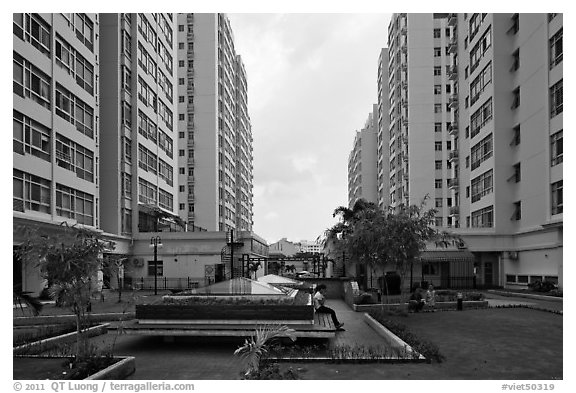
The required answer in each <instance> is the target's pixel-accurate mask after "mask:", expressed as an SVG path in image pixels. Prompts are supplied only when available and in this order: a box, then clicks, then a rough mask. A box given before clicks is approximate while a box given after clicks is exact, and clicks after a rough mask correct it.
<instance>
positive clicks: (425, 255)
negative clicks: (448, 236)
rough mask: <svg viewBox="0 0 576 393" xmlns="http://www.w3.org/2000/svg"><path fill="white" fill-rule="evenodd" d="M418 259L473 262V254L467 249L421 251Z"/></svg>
mask: <svg viewBox="0 0 576 393" xmlns="http://www.w3.org/2000/svg"><path fill="white" fill-rule="evenodd" d="M420 259H421V260H422V261H426V262H439V261H463V262H467V261H471V262H474V254H472V253H471V252H470V251H468V250H438V251H423V252H422V254H420Z"/></svg>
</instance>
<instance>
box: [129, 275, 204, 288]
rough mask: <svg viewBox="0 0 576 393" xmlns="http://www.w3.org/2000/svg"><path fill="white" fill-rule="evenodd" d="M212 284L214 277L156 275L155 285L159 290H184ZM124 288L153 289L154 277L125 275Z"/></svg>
mask: <svg viewBox="0 0 576 393" xmlns="http://www.w3.org/2000/svg"><path fill="white" fill-rule="evenodd" d="M210 284H214V279H211V278H207V277H158V278H157V286H158V289H161V290H164V291H166V290H186V289H195V288H202V287H205V286H207V285H210ZM124 288H134V289H139V290H141V289H143V290H154V277H139V278H138V277H136V278H132V277H125V278H124Z"/></svg>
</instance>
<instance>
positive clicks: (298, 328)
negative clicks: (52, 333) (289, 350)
mask: <svg viewBox="0 0 576 393" xmlns="http://www.w3.org/2000/svg"><path fill="white" fill-rule="evenodd" d="M284 325H286V326H288V327H289V328H291V329H294V331H295V332H294V335H295V336H296V337H308V338H331V337H334V336H335V335H336V327H335V326H334V323H333V322H332V318H330V314H321V313H320V314H319V313H315V314H314V323H313V324H312V323H285V324H284ZM262 326H264V325H263V324H258V323H253V324H249V323H246V322H244V323H237V321H233V320H230V321H220V323H205V324H198V323H194V324H186V323H170V322H165V323H146V321H138V320H133V321H130V322H128V323H126V324H124V325H123V326H122V333H123V334H130V335H146V336H192V337H210V336H211V337H251V336H253V335H254V331H255V330H256V329H258V328H262ZM108 329H109V330H115V329H118V328H117V327H114V326H109V328H108Z"/></svg>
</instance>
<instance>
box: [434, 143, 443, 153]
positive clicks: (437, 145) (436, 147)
mask: <svg viewBox="0 0 576 393" xmlns="http://www.w3.org/2000/svg"><path fill="white" fill-rule="evenodd" d="M434 150H436V151H442V142H434Z"/></svg>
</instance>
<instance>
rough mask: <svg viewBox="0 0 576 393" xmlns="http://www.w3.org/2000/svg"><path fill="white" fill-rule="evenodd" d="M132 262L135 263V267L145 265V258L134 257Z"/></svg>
mask: <svg viewBox="0 0 576 393" xmlns="http://www.w3.org/2000/svg"><path fill="white" fill-rule="evenodd" d="M132 264H133V265H134V266H135V267H142V266H144V259H142V258H134V259H133V260H132Z"/></svg>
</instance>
